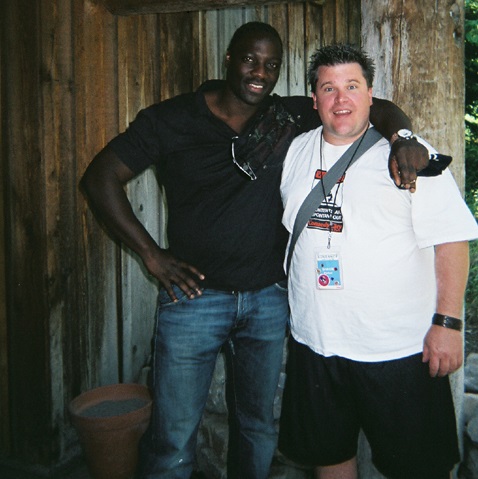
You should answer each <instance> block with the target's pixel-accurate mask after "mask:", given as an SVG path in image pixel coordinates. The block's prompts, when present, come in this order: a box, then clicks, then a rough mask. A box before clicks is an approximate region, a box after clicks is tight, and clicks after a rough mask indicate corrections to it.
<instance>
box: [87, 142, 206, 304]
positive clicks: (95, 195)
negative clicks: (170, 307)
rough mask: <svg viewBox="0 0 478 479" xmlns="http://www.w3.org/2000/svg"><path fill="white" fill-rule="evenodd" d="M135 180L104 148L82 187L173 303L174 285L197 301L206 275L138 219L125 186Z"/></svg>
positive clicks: (107, 222) (92, 165)
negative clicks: (173, 253)
mask: <svg viewBox="0 0 478 479" xmlns="http://www.w3.org/2000/svg"><path fill="white" fill-rule="evenodd" d="M133 177H134V174H133V172H132V171H131V170H130V169H129V168H128V167H127V166H126V165H125V164H124V163H123V162H122V161H121V160H120V159H119V158H118V157H117V156H116V154H115V153H114V152H113V151H112V150H111V149H108V148H105V149H103V150H102V151H101V152H100V153H98V155H97V156H96V157H95V158H94V159H93V161H92V162H91V163H90V165H89V166H88V168H87V170H86V172H85V174H84V175H83V178H82V179H81V182H80V186H81V187H82V189H83V191H84V193H85V194H86V196H87V198H88V200H89V203H90V205H91V207H92V209H93V210H94V211H95V213H96V215H97V216H98V217H99V219H100V220H101V221H102V222H103V224H104V225H105V226H106V228H107V229H108V230H109V231H110V232H111V233H112V234H113V235H114V236H115V237H117V238H118V239H119V240H120V241H121V242H122V243H124V244H125V245H126V246H128V247H129V248H131V249H132V250H133V251H135V252H136V253H137V254H138V255H139V256H140V257H141V259H142V261H143V263H144V265H145V266H146V269H147V270H148V271H149V273H150V274H151V275H153V276H154V277H156V278H157V279H158V281H159V282H160V283H161V285H162V286H164V288H166V290H167V291H168V294H169V295H170V297H171V299H172V300H177V298H176V296H175V295H174V293H173V290H172V287H171V285H172V283H174V284H176V285H178V286H179V287H180V288H181V289H182V290H183V291H184V293H185V294H186V295H188V297H189V298H194V295H195V294H200V289H199V285H198V284H197V279H198V278H199V279H204V276H203V275H202V274H201V273H200V272H199V271H198V270H197V269H196V268H194V267H193V266H191V265H188V264H187V263H184V262H182V261H179V260H177V259H176V258H174V257H173V256H171V255H170V254H169V253H168V252H167V251H166V250H164V249H161V248H160V247H159V246H158V244H157V242H156V241H155V240H154V239H153V238H152V237H151V235H150V234H149V233H148V231H147V230H146V229H145V228H144V226H143V224H142V223H141V222H140V221H139V220H138V218H137V217H136V215H135V214H134V212H133V209H132V208H131V204H130V202H129V200H128V197H127V195H126V193H125V191H124V185H125V184H126V183H127V182H128V181H129V180H131V179H132V178H133Z"/></svg>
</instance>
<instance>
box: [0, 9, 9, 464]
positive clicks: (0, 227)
mask: <svg viewBox="0 0 478 479" xmlns="http://www.w3.org/2000/svg"><path fill="white" fill-rule="evenodd" d="M5 14H6V12H5V11H4V9H3V6H0V16H1V17H2V18H4V15H5ZM5 33H6V29H4V28H1V29H0V71H1V70H3V68H4V67H3V64H2V63H1V62H2V60H3V59H4V58H5V55H4V54H3V55H2V45H4V44H5V37H4V36H3V35H4V34H5ZM3 91H4V90H3V88H2V75H1V74H0V104H2V92H3ZM3 111H4V110H3V108H0V125H3V124H4V121H5V120H6V118H3ZM2 138H3V130H2V129H0V158H6V155H7V152H8V149H7V147H6V142H4V141H2ZM5 174H6V167H5V162H4V161H0V178H5ZM4 185H5V182H4V181H1V182H0V417H1V418H2V421H0V451H5V454H7V455H8V454H9V453H10V406H9V403H8V398H9V393H8V388H9V385H8V383H9V380H8V374H9V373H8V370H9V368H8V354H7V351H8V349H7V348H8V341H7V319H8V316H7V290H6V279H7V265H6V261H5V260H6V258H5V252H6V243H5V238H6V233H7V230H6V224H5V222H6V218H5V211H6V209H7V205H6V204H5V198H6V197H7V195H6V191H5V188H4Z"/></svg>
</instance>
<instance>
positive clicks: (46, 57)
mask: <svg viewBox="0 0 478 479" xmlns="http://www.w3.org/2000/svg"><path fill="white" fill-rule="evenodd" d="M71 17H72V11H71V3H70V2H62V1H61V0H55V1H52V2H50V3H48V4H45V5H44V8H42V9H41V20H40V24H41V25H42V29H41V41H40V46H41V49H40V59H41V64H42V65H43V66H44V67H43V68H44V71H43V78H42V82H41V97H40V106H41V116H42V118H41V124H42V126H43V127H42V128H41V130H40V135H41V138H40V143H41V155H42V158H43V159H44V160H43V170H44V171H43V177H42V179H41V180H42V183H44V185H45V205H44V207H43V208H44V210H45V228H44V234H45V253H46V269H45V275H46V278H47V290H46V299H47V301H48V305H49V306H48V308H49V310H48V317H47V320H48V331H49V332H48V336H47V337H46V338H45V342H46V344H48V348H49V351H48V352H49V370H50V377H49V382H50V390H51V402H50V408H51V410H50V421H51V430H52V433H51V434H50V435H49V442H50V448H51V449H52V450H56V449H59V450H68V447H69V446H70V445H71V444H73V443H74V442H75V440H76V435H75V434H74V431H73V430H72V428H71V427H65V421H66V420H67V419H68V418H67V412H66V411H67V406H68V402H69V400H70V399H71V395H72V392H73V391H74V388H75V387H76V386H77V385H76V384H75V381H76V379H77V375H76V374H75V369H76V368H75V365H74V360H73V358H74V356H73V354H72V351H74V345H75V343H76V341H77V336H76V335H75V334H74V333H73V330H74V329H75V327H74V326H73V327H72V325H76V324H78V323H79V322H80V310H79V308H78V307H77V298H78V288H77V282H76V277H75V271H76V270H77V267H76V266H77V262H78V261H81V260H80V254H79V251H78V247H77V246H78V242H77V241H74V240H73V238H78V237H79V236H80V229H79V221H78V216H77V210H76V202H77V201H76V198H77V191H78V185H77V176H76V171H75V164H74V151H75V144H74V130H75V126H74V120H73V118H74V115H73V111H74V90H73V89H72V84H73V63H72V58H73V43H72V37H73V34H72V30H71Z"/></svg>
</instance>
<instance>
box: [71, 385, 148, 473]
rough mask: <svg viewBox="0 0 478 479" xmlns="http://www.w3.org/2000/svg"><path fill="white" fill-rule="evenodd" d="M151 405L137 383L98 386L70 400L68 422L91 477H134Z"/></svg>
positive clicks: (144, 387)
mask: <svg viewBox="0 0 478 479" xmlns="http://www.w3.org/2000/svg"><path fill="white" fill-rule="evenodd" d="M151 405H152V400H151V395H150V393H149V390H148V388H147V387H146V386H143V385H140V384H113V385H111V386H103V387H99V388H96V389H92V390H90V391H87V392H85V393H83V394H80V395H79V396H77V397H76V398H75V399H73V400H72V401H71V402H70V405H69V411H70V415H71V419H72V423H73V426H74V427H75V428H76V430H77V432H78V436H79V438H80V443H81V446H82V449H83V452H84V455H85V460H86V464H87V466H88V470H89V472H90V474H91V475H92V477H93V478H94V479H132V478H133V477H134V473H135V470H136V466H137V463H138V443H139V439H140V438H141V436H142V435H143V434H144V432H145V431H146V429H147V427H148V424H149V419H150V417H151Z"/></svg>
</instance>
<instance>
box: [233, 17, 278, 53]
mask: <svg viewBox="0 0 478 479" xmlns="http://www.w3.org/2000/svg"><path fill="white" fill-rule="evenodd" d="M248 35H253V36H257V37H260V36H262V37H268V38H271V39H273V40H276V41H277V42H278V43H279V45H280V50H281V54H282V52H283V49H284V48H283V45H282V39H281V37H280V35H279V32H278V31H277V30H276V29H275V28H274V27H273V26H271V25H269V24H268V23H263V22H248V23H244V25H241V26H240V27H239V28H238V29H237V30H236V31H235V32H234V35H233V36H232V38H231V41H230V42H229V46H228V47H227V51H228V52H231V51H232V49H233V48H234V46H235V45H236V44H237V43H239V42H240V41H241V40H242V39H244V38H245V37H247V36H248Z"/></svg>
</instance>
